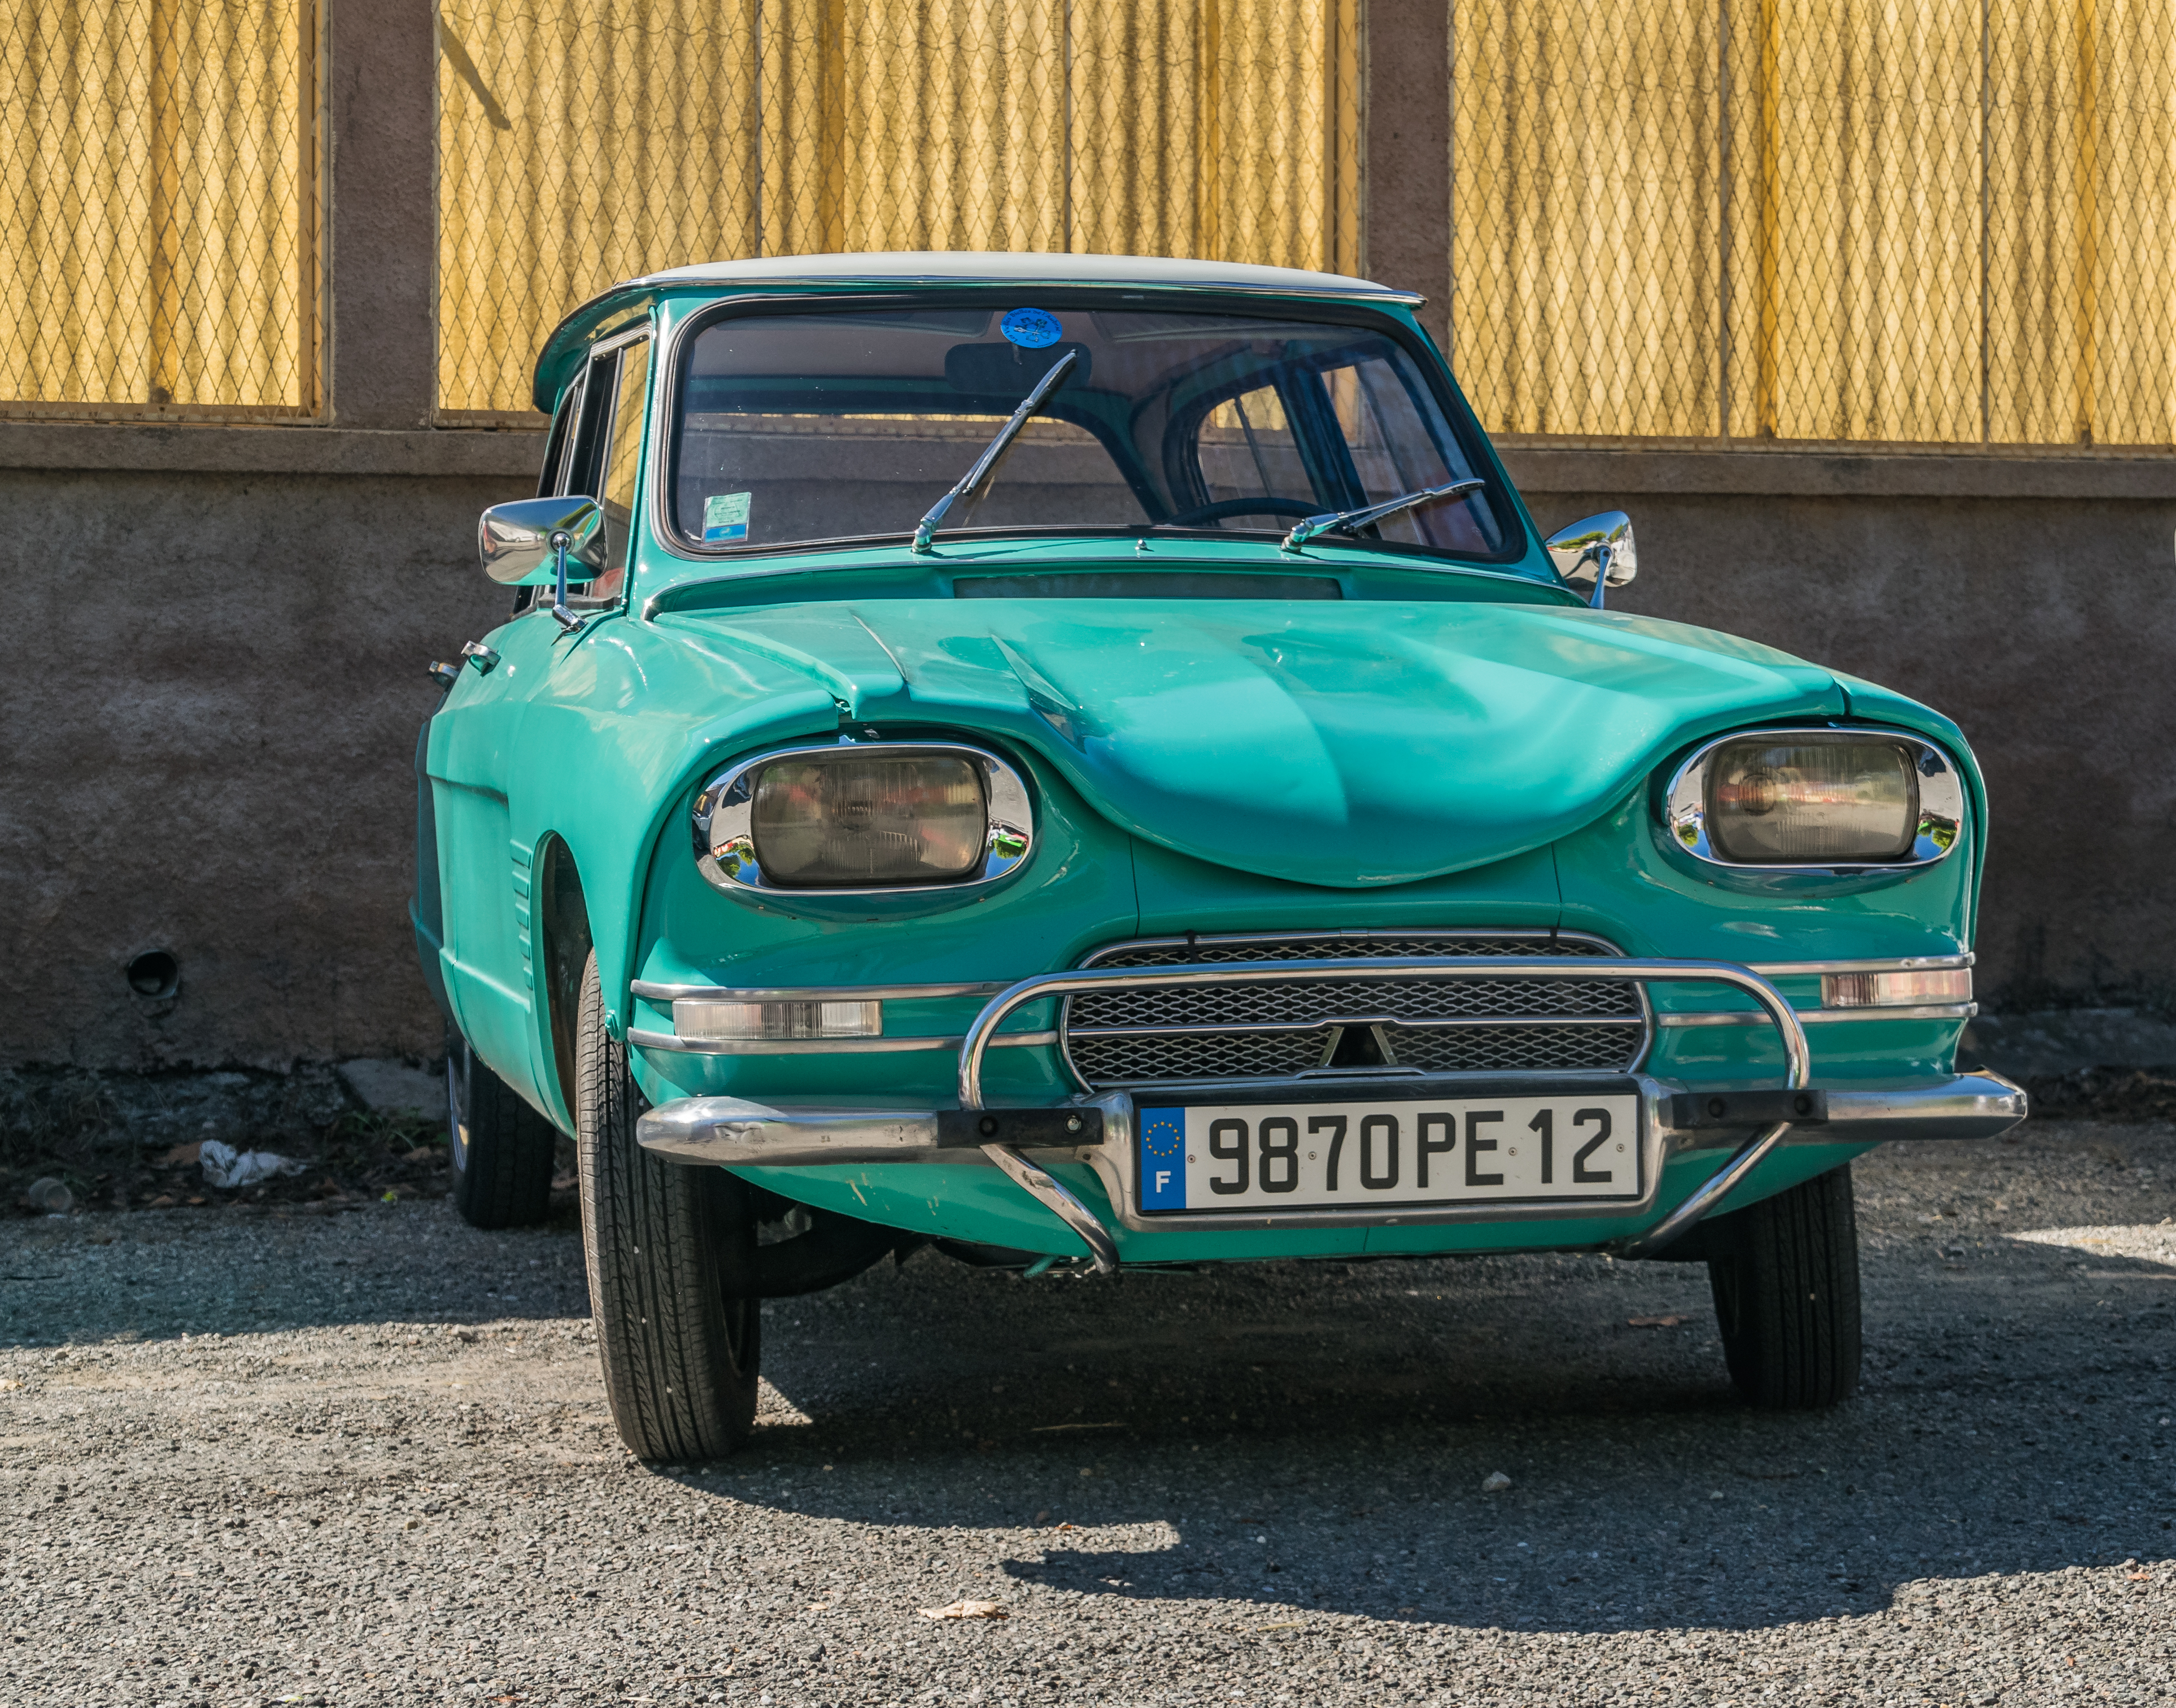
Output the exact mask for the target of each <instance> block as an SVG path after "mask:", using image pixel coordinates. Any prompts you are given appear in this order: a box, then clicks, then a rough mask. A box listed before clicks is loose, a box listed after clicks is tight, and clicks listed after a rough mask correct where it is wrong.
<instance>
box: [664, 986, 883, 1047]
mask: <svg viewBox="0 0 2176 1708" xmlns="http://www.w3.org/2000/svg"><path fill="white" fill-rule="evenodd" d="M672 1030H673V1032H674V1034H675V1035H676V1036H678V1037H680V1038H681V1039H683V1040H684V1041H685V1042H689V1043H705V1044H732V1043H746V1042H759V1041H764V1040H772V1041H775V1040H786V1041H788V1042H790V1041H792V1040H793V1039H796V1038H878V1037H882V1036H884V1004H882V1003H880V1002H876V1003H857V1002H775V1003H728V1002H716V1001H713V1000H711V999H710V998H688V997H682V998H679V999H678V1000H677V1001H676V1002H675V1003H674V1004H672Z"/></svg>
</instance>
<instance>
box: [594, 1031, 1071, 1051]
mask: <svg viewBox="0 0 2176 1708" xmlns="http://www.w3.org/2000/svg"><path fill="white" fill-rule="evenodd" d="M627 1041H628V1042H629V1043H630V1044H634V1045H635V1046H637V1047H639V1048H642V1049H645V1050H671V1051H673V1052H675V1053H677V1054H679V1055H683V1056H895V1055H906V1054H911V1053H913V1052H915V1051H917V1050H956V1049H958V1048H959V1047H960V1046H961V1045H962V1044H964V1043H965V1042H966V1039H965V1038H939V1037H907V1038H715V1039H713V1038H683V1037H680V1036H677V1034H675V1033H672V1032H651V1031H643V1030H641V1029H640V1028H639V1027H635V1026H629V1027H628V1031H627ZM1056 1042H1058V1034H1057V1033H1056V1032H1007V1033H1005V1034H1004V1036H1001V1037H998V1038H993V1039H992V1040H991V1041H990V1042H989V1044H988V1046H987V1047H989V1048H991V1049H993V1050H1026V1049H1038V1048H1041V1047H1043V1046H1044V1045H1047V1044H1054V1043H1056Z"/></svg>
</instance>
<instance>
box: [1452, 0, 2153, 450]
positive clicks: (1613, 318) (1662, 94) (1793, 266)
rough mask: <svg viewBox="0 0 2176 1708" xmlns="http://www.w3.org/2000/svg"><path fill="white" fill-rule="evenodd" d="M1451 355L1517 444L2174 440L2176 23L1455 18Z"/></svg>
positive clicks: (1700, 10) (1860, 5)
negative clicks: (1531, 437) (1573, 440)
mask: <svg viewBox="0 0 2176 1708" xmlns="http://www.w3.org/2000/svg"><path fill="white" fill-rule="evenodd" d="M1453 19H1454V39H1455V49H1454V52H1455V63H1454V73H1453V86H1454V90H1455V93H1454V97H1453V99H1454V103H1455V109H1454V114H1453V137H1454V142H1455V163H1454V170H1453V184H1454V194H1453V219H1452V231H1453V239H1452V241H1453V255H1452V275H1453V280H1454V304H1453V339H1454V351H1455V360H1456V361H1457V363H1458V365H1459V367H1460V370H1461V378H1463V379H1464V381H1465V382H1466V387H1467V389H1468V390H1469V392H1470V393H1471V394H1472V396H1473V398H1474V400H1475V402H1476V405H1477V407H1478V408H1479V409H1480V411H1481V412H1482V416H1483V418H1484V419H1485V420H1487V421H1488V422H1489V423H1490V424H1491V425H1492V426H1493V427H1496V428H1497V429H1498V430H1499V431H1501V432H1515V433H1521V434H1547V435H1566V436H1574V437H1580V438H1590V437H1591V438H1624V437H1655V436H1659V437H1667V438H1716V437H1718V436H1720V437H1722V438H1727V439H1731V440H1751V441H1755V442H1760V441H1768V440H1798V441H1806V440H1814V441H1831V442H1833V441H1841V442H1859V443H1931V444H1956V443H1994V444H2005V443H2007V444H2034V445H2086V444H2103V445H2106V444H2167V443H2171V442H2172V440H2176V329H2172V306H2176V276H2172V273H2176V11H2172V8H2170V7H2169V6H2168V4H2167V3H2166V0H2159V3H2154V4H2144V3H2138V0H1705V3H1701V4H1698V5H1695V6H1691V7H1685V6H1679V5H1673V4H1669V3H1665V0H1591V3H1583V4H1582V3H1574V0H1502V3H1499V0H1488V3H1485V4H1484V3H1482V0H1455V5H1454V12H1453Z"/></svg>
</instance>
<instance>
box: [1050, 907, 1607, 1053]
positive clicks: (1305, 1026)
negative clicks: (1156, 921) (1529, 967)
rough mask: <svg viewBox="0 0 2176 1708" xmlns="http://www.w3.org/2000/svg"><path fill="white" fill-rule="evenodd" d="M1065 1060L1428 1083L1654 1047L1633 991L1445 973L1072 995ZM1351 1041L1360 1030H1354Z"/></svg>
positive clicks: (1393, 953) (1182, 944)
mask: <svg viewBox="0 0 2176 1708" xmlns="http://www.w3.org/2000/svg"><path fill="white" fill-rule="evenodd" d="M1616 953H1617V951H1616V949H1614V948H1613V947H1612V946H1611V945H1610V944H1607V943H1604V942H1602V940H1601V939H1600V938H1592V937H1565V936H1551V935H1549V934H1548V933H1515V932H1472V931H1466V932H1402V933H1397V934H1395V935H1392V934H1389V933H1353V934H1350V935H1345V936H1311V935H1302V934H1285V933H1280V934H1277V935H1274V936H1267V935H1265V936H1256V937H1214V938H1194V939H1192V940H1189V939H1188V938H1153V939H1148V940H1145V941H1141V942H1136V943H1123V944H1112V945H1111V946H1110V947H1109V948H1107V949H1099V950H1097V951H1096V953H1095V954H1094V955H1090V956H1089V957H1088V958H1087V960H1085V961H1083V962H1082V963H1081V965H1082V966H1084V967H1093V968H1096V970H1098V971H1116V970H1118V969H1120V968H1124V967H1136V966H1144V967H1145V966H1206V965H1215V964H1218V963H1234V962H1243V961H1255V962H1259V961H1265V960H1271V961H1274V960H1350V959H1363V958H1368V959H1373V958H1380V957H1409V956H1418V955H1443V956H1455V957H1457V958H1459V959H1461V960H1480V961H1485V960H1488V958H1489V957H1491V956H1503V955H1614V954H1616ZM1058 1027H1059V1031H1060V1035H1061V1036H1062V1038H1063V1040H1064V1048H1065V1053H1066V1057H1067V1059H1068V1060H1069V1061H1070V1062H1071V1063H1072V1065H1073V1070H1074V1073H1075V1074H1077V1075H1078V1076H1079V1077H1080V1080H1082V1081H1083V1083H1085V1085H1089V1086H1091V1087H1092V1088H1094V1089H1096V1090H1098V1091H1101V1090H1106V1089H1108V1088H1111V1087H1113V1086H1118V1085H1142V1084H1166V1083H1170V1082H1174V1081H1184V1080H1281V1079H1290V1078H1292V1077H1293V1076H1295V1075H1297V1074H1303V1073H1307V1072H1308V1071H1310V1070H1313V1069H1322V1068H1325V1067H1328V1066H1331V1065H1332V1064H1333V1063H1335V1064H1336V1065H1339V1066H1351V1067H1354V1068H1356V1069H1361V1070H1363V1071H1364V1070H1365V1069H1367V1068H1368V1067H1370V1066H1374V1067H1376V1068H1377V1069H1381V1068H1391V1069H1397V1068H1403V1069H1420V1070H1421V1071H1423V1072H1424V1073H1431V1074H1447V1073H1549V1072H1593V1071H1602V1072H1613V1073H1622V1072H1624V1071H1626V1070H1627V1069H1630V1068H1631V1067H1632V1065H1633V1064H1634V1063H1636V1062H1637V1061H1638V1060H1639V1059H1640V1054H1641V1053H1642V1052H1643V1051H1644V1050H1645V1049H1646V1043H1647V1014H1646V1007H1645V1005H1644V1004H1643V1003H1642V1001H1641V999H1640V993H1639V988H1638V987H1637V986H1635V985H1633V984H1630V983H1619V982H1615V981H1613V980H1604V979H1596V980H1591V981H1578V980H1569V981H1564V982H1556V981H1545V980H1542V979H1529V978H1488V977H1486V976H1474V975H1473V974H1471V973H1466V972H1464V971H1458V972H1450V971H1446V972H1445V974H1444V976H1442V977H1441V978H1425V979H1415V980H1400V981H1397V982H1388V981H1376V980H1371V979H1368V978H1367V977H1366V976H1355V977H1353V978H1352V979H1351V980H1349V981H1341V982H1336V983H1334V984H1332V983H1325V984H1289V985H1281V984H1243V985H1214V984H1210V985H1191V986H1183V987H1181V986H1164V987H1150V988H1145V989H1140V990H1126V991H1096V992H1091V993H1087V994H1085V995H1080V996H1075V997H1071V998H1067V1000H1066V1002H1065V1004H1064V1008H1063V1009H1062V1011H1061V1013H1060V1015H1059V1019H1058ZM1348 1035H1354V1036H1348Z"/></svg>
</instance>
